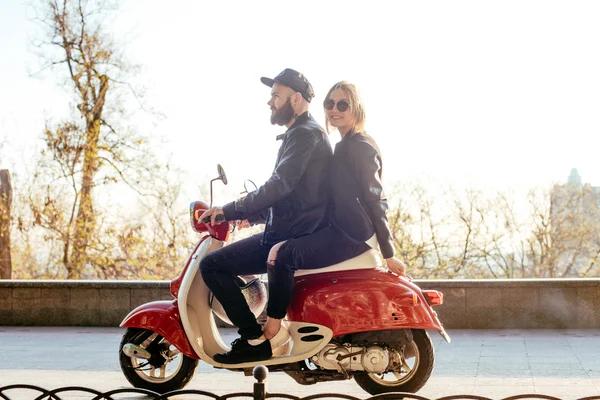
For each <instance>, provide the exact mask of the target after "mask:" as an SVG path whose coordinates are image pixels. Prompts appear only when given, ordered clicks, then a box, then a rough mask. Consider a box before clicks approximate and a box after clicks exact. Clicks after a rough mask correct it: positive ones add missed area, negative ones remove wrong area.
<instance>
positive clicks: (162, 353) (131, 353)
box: [119, 328, 198, 393]
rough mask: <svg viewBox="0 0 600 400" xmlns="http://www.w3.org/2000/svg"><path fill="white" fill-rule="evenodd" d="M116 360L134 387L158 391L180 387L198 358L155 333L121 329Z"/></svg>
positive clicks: (196, 365) (193, 371)
mask: <svg viewBox="0 0 600 400" xmlns="http://www.w3.org/2000/svg"><path fill="white" fill-rule="evenodd" d="M119 363H120V364H121V370H122V371H123V374H124V375H125V378H127V380H128V381H129V382H130V383H131V384H132V385H133V386H134V387H136V388H142V389H148V390H152V391H154V392H158V393H166V392H170V391H172V390H177V389H181V388H183V387H184V386H185V385H187V384H188V383H189V382H190V380H191V379H192V378H193V377H194V373H195V372H196V368H197V367H198V360H195V359H193V358H190V357H188V356H186V355H185V354H182V353H181V352H180V351H179V350H177V349H176V348H175V347H174V346H173V345H171V344H170V343H169V342H168V341H167V340H165V339H164V338H163V337H162V336H160V335H159V334H157V333H156V332H152V331H150V330H147V329H141V328H127V330H126V331H125V334H124V335H123V339H122V340H121V345H120V347H119Z"/></svg>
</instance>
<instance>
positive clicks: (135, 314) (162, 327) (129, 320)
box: [120, 300, 200, 359]
mask: <svg viewBox="0 0 600 400" xmlns="http://www.w3.org/2000/svg"><path fill="white" fill-rule="evenodd" d="M120 326H121V327H122V328H143V329H148V330H151V331H154V332H156V333H158V334H159V335H161V336H162V337H164V338H165V339H166V340H168V341H169V343H171V344H172V345H173V346H175V347H176V348H177V349H178V350H179V351H181V352H182V353H183V354H185V355H186V356H188V357H190V358H195V359H200V357H198V355H197V354H196V352H195V351H194V350H193V349H192V347H191V346H190V342H189V341H188V339H187V337H186V335H185V331H184V330H183V326H182V325H181V321H180V319H179V310H178V306H177V300H173V301H153V302H151V303H146V304H142V305H141V306H139V307H138V308H136V309H134V310H133V311H131V312H130V313H129V315H127V316H126V317H125V319H124V320H123V322H121V325H120Z"/></svg>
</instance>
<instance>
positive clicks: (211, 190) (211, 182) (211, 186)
mask: <svg viewBox="0 0 600 400" xmlns="http://www.w3.org/2000/svg"><path fill="white" fill-rule="evenodd" d="M220 180H221V177H218V178H215V179H211V180H210V206H208V208H212V206H213V182H214V181H220Z"/></svg>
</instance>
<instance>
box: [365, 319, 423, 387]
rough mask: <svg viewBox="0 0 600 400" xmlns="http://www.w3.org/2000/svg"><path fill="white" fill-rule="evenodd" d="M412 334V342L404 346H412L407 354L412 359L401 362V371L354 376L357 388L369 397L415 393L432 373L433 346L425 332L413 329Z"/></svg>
mask: <svg viewBox="0 0 600 400" xmlns="http://www.w3.org/2000/svg"><path fill="white" fill-rule="evenodd" d="M412 333H413V341H412V342H410V343H408V344H407V345H406V346H407V347H408V346H412V348H411V349H409V350H410V351H408V352H409V353H410V354H411V355H414V357H411V358H409V359H408V360H403V366H402V371H399V372H386V373H384V374H362V375H354V380H355V381H356V383H357V384H358V386H360V387H361V388H362V389H363V390H365V391H366V392H367V393H369V394H371V395H377V394H382V393H390V392H407V393H415V392H416V391H417V390H419V389H421V388H422V387H423V386H424V385H425V383H427V380H428V379H429V377H430V376H431V372H432V371H433V363H434V353H433V344H432V343H431V338H430V337H429V335H428V334H427V332H426V331H424V330H422V329H413V330H412ZM409 362H410V363H412V366H410V364H409Z"/></svg>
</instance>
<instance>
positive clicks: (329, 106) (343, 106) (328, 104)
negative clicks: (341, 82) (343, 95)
mask: <svg viewBox="0 0 600 400" xmlns="http://www.w3.org/2000/svg"><path fill="white" fill-rule="evenodd" d="M336 104H337V109H338V111H339V112H344V111H346V110H347V109H348V108H350V103H348V102H347V101H346V100H340V101H334V100H331V99H327V100H325V101H324V102H323V107H325V109H326V110H327V111H331V110H333V108H334V107H335V105H336Z"/></svg>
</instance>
